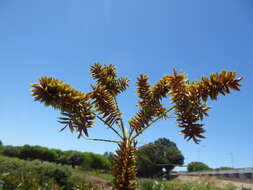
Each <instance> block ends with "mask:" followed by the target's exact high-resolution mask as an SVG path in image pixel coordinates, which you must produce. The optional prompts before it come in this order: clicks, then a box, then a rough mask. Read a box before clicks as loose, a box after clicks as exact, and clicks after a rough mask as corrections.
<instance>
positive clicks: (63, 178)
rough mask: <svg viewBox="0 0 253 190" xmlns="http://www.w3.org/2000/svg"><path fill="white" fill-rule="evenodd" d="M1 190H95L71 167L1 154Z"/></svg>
mask: <svg viewBox="0 0 253 190" xmlns="http://www.w3.org/2000/svg"><path fill="white" fill-rule="evenodd" d="M0 171H1V173H0V190H34V189H41V190H77V189H79V190H95V187H94V186H93V185H92V184H91V183H89V182H87V181H85V179H84V175H80V173H78V172H74V171H73V170H72V169H71V168H70V167H67V166H61V165H56V164H53V163H48V162H44V163H41V162H39V161H24V160H20V159H17V158H9V157H4V156H0Z"/></svg>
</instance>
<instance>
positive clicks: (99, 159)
mask: <svg viewBox="0 0 253 190" xmlns="http://www.w3.org/2000/svg"><path fill="white" fill-rule="evenodd" d="M92 158H93V159H92V163H91V167H92V168H93V169H98V170H99V169H107V170H108V169H110V168H111V166H112V163H111V162H110V161H109V160H108V158H106V157H105V156H103V155H99V154H92Z"/></svg>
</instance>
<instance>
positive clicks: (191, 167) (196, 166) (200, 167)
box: [187, 162, 212, 172]
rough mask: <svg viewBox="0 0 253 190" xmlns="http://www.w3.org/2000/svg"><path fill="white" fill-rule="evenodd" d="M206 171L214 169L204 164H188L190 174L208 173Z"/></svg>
mask: <svg viewBox="0 0 253 190" xmlns="http://www.w3.org/2000/svg"><path fill="white" fill-rule="evenodd" d="M206 170H212V169H211V168H209V166H208V165H206V164H204V163H202V162H191V163H190V164H188V167H187V171H188V172H196V171H206Z"/></svg>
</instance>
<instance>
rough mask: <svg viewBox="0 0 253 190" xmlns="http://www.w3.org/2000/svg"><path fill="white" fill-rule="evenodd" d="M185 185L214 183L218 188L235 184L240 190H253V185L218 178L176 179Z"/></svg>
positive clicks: (183, 177) (186, 177)
mask: <svg viewBox="0 0 253 190" xmlns="http://www.w3.org/2000/svg"><path fill="white" fill-rule="evenodd" d="M176 179H177V180H179V181H181V182H183V183H208V182H210V183H213V184H214V185H215V186H217V187H225V186H226V185H227V184H233V185H234V186H236V187H237V189H238V190H243V188H247V189H248V190H253V183H245V182H237V181H231V180H223V179H218V178H216V177H206V176H205V177H204V176H201V177H198V176H183V175H180V176H178V177H177V178H176Z"/></svg>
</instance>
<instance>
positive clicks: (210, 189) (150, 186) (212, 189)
mask: <svg viewBox="0 0 253 190" xmlns="http://www.w3.org/2000/svg"><path fill="white" fill-rule="evenodd" d="M138 189H139V190H236V187H235V186H233V185H232V184H228V185H226V186H225V187H224V188H220V187H216V186H215V185H213V184H212V183H188V184H183V183H181V182H179V181H177V180H171V181H167V182H163V181H157V180H152V179H141V180H139V182H138Z"/></svg>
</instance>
